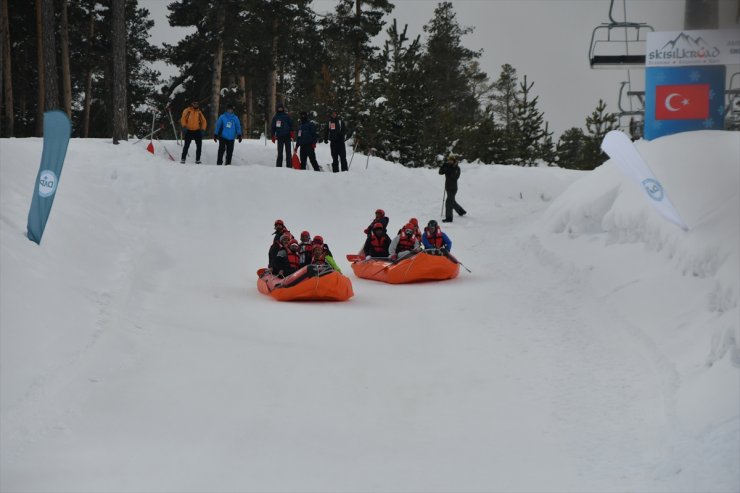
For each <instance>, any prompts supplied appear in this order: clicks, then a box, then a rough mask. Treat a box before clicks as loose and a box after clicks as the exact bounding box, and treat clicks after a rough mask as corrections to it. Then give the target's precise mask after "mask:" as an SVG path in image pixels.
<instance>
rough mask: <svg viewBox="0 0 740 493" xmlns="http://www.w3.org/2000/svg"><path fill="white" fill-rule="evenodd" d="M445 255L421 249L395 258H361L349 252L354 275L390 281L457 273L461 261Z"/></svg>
mask: <svg viewBox="0 0 740 493" xmlns="http://www.w3.org/2000/svg"><path fill="white" fill-rule="evenodd" d="M450 257H451V256H450V255H449V254H448V255H441V254H439V252H438V251H437V250H433V251H432V252H425V251H421V252H419V253H417V254H415V255H411V256H409V257H406V258H404V259H402V260H397V261H395V262H393V261H391V260H387V259H376V258H371V259H369V260H364V259H362V258H361V257H359V256H356V255H348V256H347V259H348V260H350V261H351V262H352V271H353V272H354V273H355V275H356V276H357V277H361V278H363V279H372V280H374V281H381V282H387V283H390V284H404V283H411V282H424V281H443V280H445V279H454V278H455V277H457V275H458V274H459V273H460V265H459V263H458V262H455V261H454V260H452V259H451V258H450Z"/></svg>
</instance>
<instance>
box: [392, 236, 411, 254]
mask: <svg viewBox="0 0 740 493" xmlns="http://www.w3.org/2000/svg"><path fill="white" fill-rule="evenodd" d="M415 243H416V237H415V236H413V235H412V236H411V238H409V237H407V236H406V235H405V234H402V235H401V237H400V238H399V239H398V246H397V247H396V253H401V252H406V251H409V250H413V249H414V245H415Z"/></svg>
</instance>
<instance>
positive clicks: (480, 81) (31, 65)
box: [0, 0, 617, 169]
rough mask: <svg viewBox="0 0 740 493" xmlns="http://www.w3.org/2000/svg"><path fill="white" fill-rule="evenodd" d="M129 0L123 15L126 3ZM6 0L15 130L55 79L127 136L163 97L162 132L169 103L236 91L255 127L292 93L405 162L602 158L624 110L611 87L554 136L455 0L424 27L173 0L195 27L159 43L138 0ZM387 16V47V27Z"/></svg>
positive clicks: (372, 148) (292, 6) (218, 101)
mask: <svg viewBox="0 0 740 493" xmlns="http://www.w3.org/2000/svg"><path fill="white" fill-rule="evenodd" d="M124 5H125V25H124V23H123V22H121V21H120V20H119V19H116V16H115V12H116V7H117V6H118V7H119V8H124ZM3 7H4V9H3V12H2V22H0V27H1V28H2V44H3V64H2V70H3V74H2V75H3V76H2V78H1V79H2V83H3V103H2V104H3V111H2V119H1V120H2V127H1V128H0V131H1V132H2V135H4V136H11V135H12V136H19V137H22V136H33V135H40V132H41V116H42V114H43V111H44V110H45V109H46V110H48V109H49V101H50V100H51V101H54V95H53V94H51V95H50V93H56V94H57V101H59V103H57V106H56V107H58V108H61V109H64V110H65V111H67V112H68V113H69V114H70V115H71V118H72V122H73V128H74V135H75V136H78V137H107V138H110V137H114V141H115V140H116V138H126V136H127V135H136V136H138V137H141V136H144V135H145V134H147V133H148V132H149V129H150V128H151V125H152V115H153V112H154V114H155V118H156V121H155V124H156V125H157V126H160V125H161V126H164V127H165V128H164V129H163V131H162V132H161V135H162V136H163V138H172V128H171V123H170V119H169V117H170V110H171V113H172V114H173V116H174V120H175V121H177V120H178V117H179V114H180V112H181V111H182V109H183V108H184V107H185V106H187V104H188V102H189V101H190V100H193V99H197V100H199V101H200V102H201V106H202V108H203V110H204V112H205V114H206V116H207V117H208V123H209V131H210V132H212V131H213V125H214V124H215V121H216V118H217V115H218V114H219V113H220V112H221V111H223V108H224V107H225V105H226V104H234V105H235V106H236V112H237V114H238V115H239V116H240V117H241V120H242V123H243V127H244V134H245V136H247V137H259V136H260V135H261V134H262V133H263V132H264V131H265V128H266V123H267V122H269V120H270V118H271V117H272V114H273V113H274V111H275V107H276V104H277V103H278V102H282V103H283V104H285V105H286V108H287V109H288V110H289V111H291V112H297V111H300V110H305V111H309V112H313V114H314V115H315V117H316V119H317V120H318V121H319V122H323V121H324V120H325V117H326V116H327V115H328V113H329V112H330V111H332V110H336V111H338V112H339V114H340V115H341V116H342V117H343V118H344V119H345V121H347V122H349V125H350V127H351V129H352V131H353V135H354V137H355V139H354V142H355V145H356V147H357V150H358V151H363V152H366V153H373V154H374V155H377V156H380V157H383V158H385V159H387V160H390V161H394V162H399V163H401V164H403V165H405V166H410V167H418V166H436V165H437V164H439V163H440V160H441V158H442V157H443V156H445V155H446V154H448V153H450V152H454V153H456V154H459V155H460V156H461V157H462V158H464V159H466V160H469V161H475V160H479V161H481V162H483V163H498V164H513V165H523V166H532V165H538V164H542V163H545V164H548V165H558V166H564V167H573V168H577V169H593V168H594V167H596V166H598V165H599V164H601V163H602V162H603V161H604V160H605V157H604V156H603V154H601V151H600V149H599V143H600V140H601V137H603V135H604V134H605V133H606V132H607V131H608V130H610V129H612V128H615V127H616V125H617V122H616V116H615V115H613V114H610V113H607V112H606V108H605V105H604V104H603V102H602V101H599V104H598V106H597V108H596V110H595V111H594V113H593V114H592V115H590V116H589V117H588V118H587V121H586V129H585V131H584V130H582V129H579V128H572V129H569V130H568V131H566V132H565V133H564V134H563V135H562V136H561V137H560V139H559V141H558V142H557V143H555V142H554V140H553V134H552V132H551V131H550V130H549V125H548V123H547V122H546V121H545V117H544V114H543V112H542V111H540V110H539V107H538V104H539V98H538V97H537V96H535V95H534V90H533V88H534V82H533V81H531V80H529V79H528V78H527V76H526V75H524V76H520V75H519V74H518V73H517V71H516V69H515V68H514V67H513V66H512V65H509V64H506V65H504V66H503V67H502V68H501V72H500V74H499V75H498V77H497V78H496V79H495V80H491V79H490V78H489V76H488V75H487V74H486V73H485V72H483V71H482V70H481V69H480V66H479V63H478V59H479V57H480V55H481V53H480V52H477V51H473V50H470V49H468V48H466V47H465V46H464V45H463V37H464V36H465V35H466V34H468V33H470V32H471V31H472V28H468V27H463V26H460V24H459V23H458V22H457V19H456V16H455V12H454V10H453V7H452V4H451V3H450V2H443V3H440V4H438V6H437V8H436V9H435V12H434V16H433V18H432V19H430V20H429V21H428V23H427V24H426V25H425V26H424V31H425V34H426V36H425V38H426V39H425V40H424V41H422V40H421V37H420V36H417V37H415V38H413V39H412V38H410V37H409V36H408V34H407V29H406V27H405V26H404V27H403V28H402V27H400V26H398V25H397V23H396V21H395V20H392V21H390V22H387V19H388V18H389V16H390V14H391V13H392V10H393V4H392V3H391V2H390V1H388V0H338V1H337V5H336V7H335V9H334V10H333V11H332V12H330V13H328V14H326V15H319V14H318V13H316V12H314V11H313V10H312V8H311V1H310V0H292V1H287V0H285V1H275V0H175V1H172V2H171V3H170V4H169V5H168V9H169V14H168V19H169V22H170V24H171V25H173V26H180V27H191V28H195V30H194V32H193V33H192V34H190V35H188V36H186V37H185V38H184V39H183V40H181V41H180V42H178V43H177V44H175V45H167V44H165V46H164V47H163V48H161V49H160V48H157V47H154V46H152V45H151V44H150V43H149V41H148V37H149V31H150V30H151V28H152V26H153V21H151V19H150V18H149V12H148V11H147V10H146V9H142V8H140V7H139V6H138V2H137V0H97V1H96V0H76V1H73V0H35V1H34V2H29V1H28V0H25V1H21V0H3ZM6 9H7V11H6ZM31 20H35V21H36V22H31ZM43 21H46V22H45V23H44V22H43ZM111 26H113V28H111ZM116 26H118V27H119V29H118V32H119V33H121V36H122V37H123V38H124V39H120V38H117V37H116V36H115V33H116ZM49 30H52V31H53V33H54V36H49V32H50V31H49ZM383 31H385V32H384V36H385V42H384V44H383V45H382V46H380V47H378V46H377V45H375V44H373V39H374V38H375V37H376V36H377V35H379V34H381V33H383ZM44 36H46V42H45V41H44V39H45V38H44ZM49 38H51V44H52V45H53V48H52V49H53V51H49V45H50V42H49V41H48V39H49ZM117 40H118V41H117ZM44 47H46V49H47V50H46V53H47V54H46V57H45V55H44ZM116 48H118V49H119V51H118V55H116ZM121 50H123V51H121ZM6 53H7V56H6ZM54 54H56V56H53V55H54ZM122 54H125V59H124V58H123V55H122ZM49 58H53V59H54V60H53V61H54V63H53V64H51V65H50V64H49V62H50V60H49ZM157 60H165V61H167V62H169V63H171V64H173V65H175V66H177V67H179V68H180V75H179V76H178V77H176V78H174V79H173V80H170V81H166V82H162V81H161V80H160V74H159V73H157V72H156V71H154V70H152V68H151V63H152V62H155V61H157ZM57 62H58V63H57ZM49 66H51V69H50V70H49V69H47V70H44V67H49ZM121 70H123V73H124V74H126V76H125V77H118V76H117V75H116V74H118V73H120V72H121ZM49 81H52V82H49ZM54 81H62V83H59V84H54V83H53V82H54ZM117 83H118V85H119V86H120V87H119V88H118V89H117ZM124 83H125V84H124ZM59 95H61V96H62V97H61V98H59V97H58V96H59ZM117 108H120V109H119V110H118V119H117V118H116V111H117V110H116V109H117ZM117 128H119V129H120V130H119V131H118V133H117Z"/></svg>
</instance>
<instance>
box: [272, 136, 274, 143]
mask: <svg viewBox="0 0 740 493" xmlns="http://www.w3.org/2000/svg"><path fill="white" fill-rule="evenodd" d="M272 143H273V144H274V143H275V136H274V135H273V136H272Z"/></svg>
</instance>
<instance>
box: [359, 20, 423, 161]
mask: <svg viewBox="0 0 740 493" xmlns="http://www.w3.org/2000/svg"><path fill="white" fill-rule="evenodd" d="M407 29H408V26H405V27H404V29H403V31H402V32H400V33H399V31H398V26H397V24H396V21H395V20H394V21H393V24H392V25H391V26H390V27H389V28H388V31H387V33H388V40H387V41H386V42H385V46H384V48H383V51H382V52H381V55H380V57H379V60H378V74H377V77H375V78H374V80H373V81H372V82H371V83H370V84H369V86H368V95H369V97H370V98H372V100H373V103H372V104H370V106H369V111H368V114H367V118H365V119H364V121H363V126H362V128H360V129H359V134H360V138H361V139H363V138H364V139H365V142H364V143H363V144H362V147H361V148H363V149H368V148H374V149H375V150H376V151H375V154H376V155H379V156H382V157H383V158H385V159H388V160H390V161H396V162H400V163H401V164H403V165H404V166H410V167H416V166H423V165H424V161H423V154H424V153H423V152H422V150H421V147H420V145H419V142H420V138H421V132H422V130H423V129H422V128H421V127H420V126H419V125H417V124H416V122H417V118H418V115H419V113H423V112H424V111H425V108H424V107H423V106H422V105H423V104H424V98H423V96H422V94H423V92H424V77H423V76H422V72H421V57H422V48H421V42H420V37H419V36H417V37H416V38H415V39H414V40H413V41H411V42H409V39H408V37H407V35H406V32H407Z"/></svg>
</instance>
